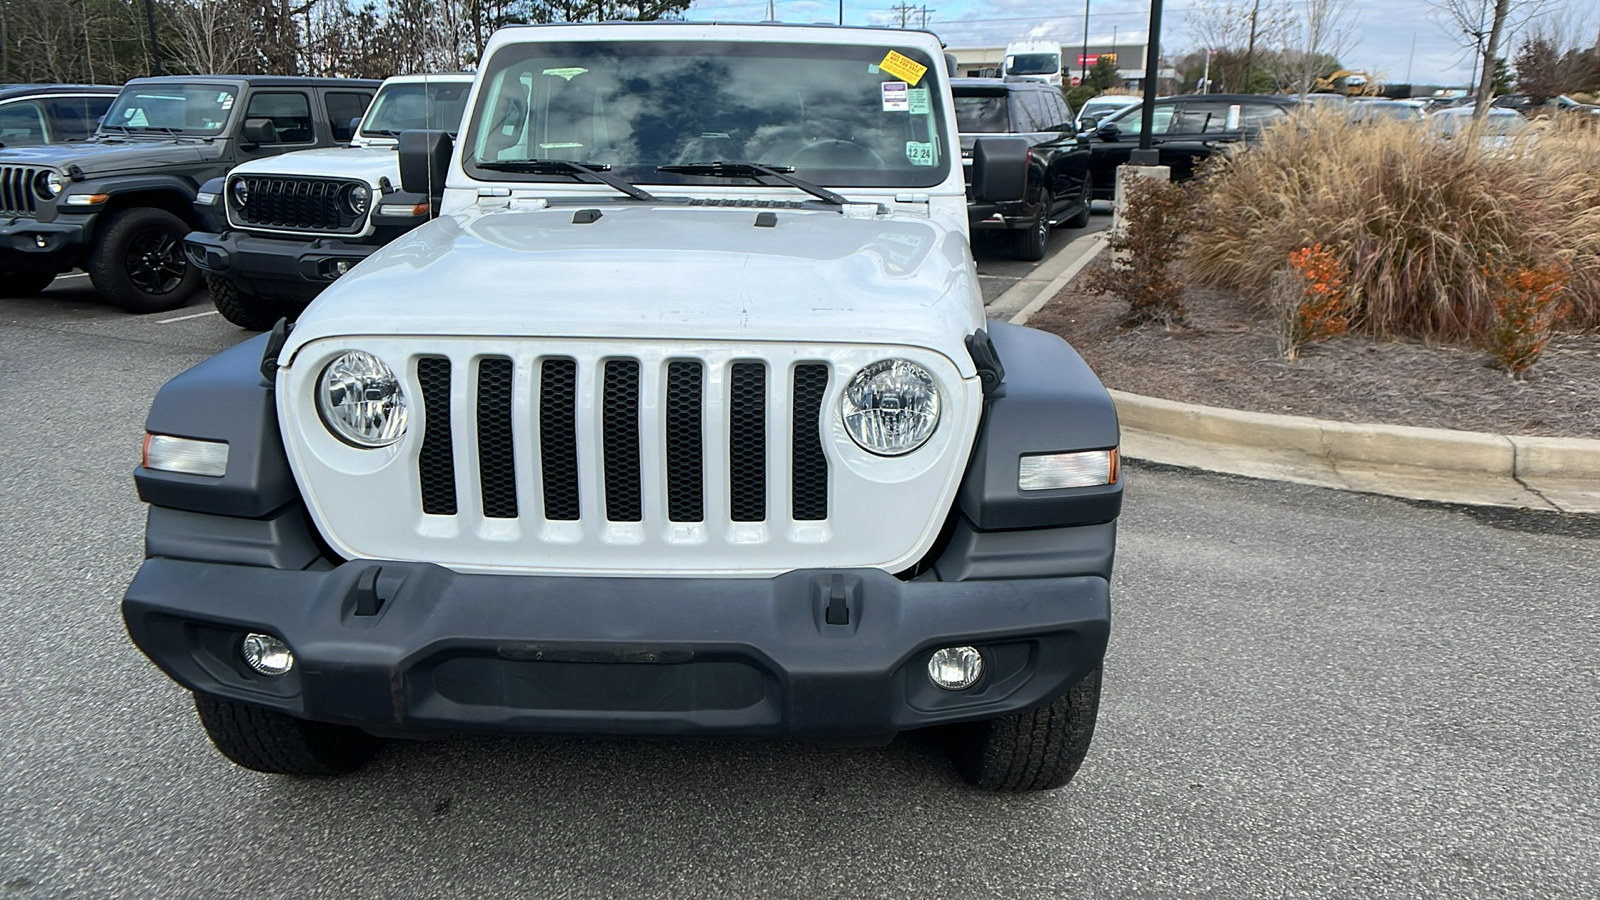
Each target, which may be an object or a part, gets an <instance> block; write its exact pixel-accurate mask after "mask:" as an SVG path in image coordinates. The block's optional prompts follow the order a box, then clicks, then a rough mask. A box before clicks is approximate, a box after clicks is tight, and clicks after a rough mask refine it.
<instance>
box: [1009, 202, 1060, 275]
mask: <svg viewBox="0 0 1600 900" xmlns="http://www.w3.org/2000/svg"><path fill="white" fill-rule="evenodd" d="M1053 206H1055V197H1053V196H1051V195H1050V192H1049V191H1044V192H1042V193H1041V194H1040V195H1039V213H1038V215H1036V216H1034V219H1033V221H1032V222H1030V223H1028V227H1026V228H1023V229H1021V230H1020V231H1017V232H1016V233H1015V236H1014V237H1013V240H1015V241H1016V253H1015V255H1016V257H1017V259H1021V260H1026V261H1028V262H1038V261H1039V260H1041V259H1044V253H1045V249H1046V248H1047V247H1049V245H1050V209H1051V207H1053Z"/></svg>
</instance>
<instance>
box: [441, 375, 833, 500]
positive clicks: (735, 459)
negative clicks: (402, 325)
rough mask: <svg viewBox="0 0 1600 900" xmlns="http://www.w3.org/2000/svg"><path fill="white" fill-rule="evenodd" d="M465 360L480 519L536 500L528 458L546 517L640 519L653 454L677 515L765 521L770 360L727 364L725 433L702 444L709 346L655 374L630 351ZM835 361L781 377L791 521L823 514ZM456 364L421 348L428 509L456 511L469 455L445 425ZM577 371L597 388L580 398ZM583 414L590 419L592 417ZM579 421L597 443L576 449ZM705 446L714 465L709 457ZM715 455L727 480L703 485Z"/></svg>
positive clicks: (448, 423) (582, 379)
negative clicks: (524, 422) (712, 504)
mask: <svg viewBox="0 0 1600 900" xmlns="http://www.w3.org/2000/svg"><path fill="white" fill-rule="evenodd" d="M470 365H471V366H472V367H473V369H474V370H475V371H473V372H468V373H462V374H464V375H465V377H466V378H467V379H468V380H469V381H470V382H473V383H475V384H476V386H477V389H476V392H475V396H476V416H475V418H474V419H473V420H472V421H473V422H475V424H476V428H477V433H476V434H475V435H473V439H472V440H470V441H468V442H466V444H467V445H468V446H475V447H476V449H477V457H478V459H477V465H476V466H470V467H465V468H467V469H468V470H469V471H473V472H475V474H476V478H477V480H478V494H479V496H480V498H481V500H482V512H483V516H484V517H485V518H486V519H515V518H518V517H519V516H525V515H530V514H533V512H532V510H530V509H529V506H530V504H528V503H526V502H524V498H521V497H519V496H518V494H517V473H518V470H519V469H522V468H524V467H527V469H528V471H527V472H525V473H524V475H526V474H529V473H530V472H531V473H537V479H538V482H539V484H540V486H541V488H542V490H541V491H540V494H541V496H540V497H539V503H538V504H537V505H536V508H538V509H539V512H538V515H540V516H542V518H544V519H546V520H549V521H577V520H580V519H581V518H583V517H584V516H585V515H591V516H592V515H601V516H603V517H604V518H605V519H606V520H607V521H610V522H641V521H644V520H645V518H646V508H647V505H646V502H645V497H644V486H643V482H644V478H643V475H642V472H643V471H644V469H645V468H646V467H650V468H651V470H652V471H658V472H660V473H661V479H660V480H661V483H662V487H663V489H664V494H665V498H664V499H665V501H666V503H665V510H664V512H665V514H666V517H667V521H669V522H685V523H690V522H703V521H705V520H706V518H707V515H708V512H709V513H710V514H711V516H712V517H714V518H720V519H724V520H726V521H731V522H763V521H766V519H767V513H768V510H767V499H766V497H767V495H766V492H767V486H768V485H767V482H768V477H769V472H768V471H767V459H768V440H769V435H768V428H767V413H768V406H769V399H770V398H769V394H770V391H771V390H772V387H771V386H772V384H773V382H774V381H776V380H777V379H774V378H773V377H772V375H773V373H772V372H770V371H769V368H768V366H767V364H766V363H764V362H758V361H738V362H733V363H730V364H727V365H726V367H725V369H726V371H724V372H722V373H719V374H721V375H722V376H723V379H722V380H723V381H724V383H725V385H726V390H727V395H726V402H725V403H724V404H718V407H719V408H721V409H723V410H724V420H723V421H722V422H721V423H719V424H720V425H721V427H720V428H719V429H717V432H719V433H720V434H722V435H724V440H725V444H724V447H722V448H713V447H711V446H709V445H708V428H707V427H706V426H707V417H706V409H707V404H706V399H707V398H706V390H705V387H706V384H707V374H708V372H707V369H708V366H707V363H706V362H705V361H703V360H683V359H674V360H669V361H667V362H666V363H665V365H664V367H663V368H664V371H663V372H662V373H659V374H660V376H661V377H658V378H650V379H646V378H643V377H642V374H643V373H642V367H641V364H640V361H639V360H636V359H626V358H622V359H618V358H611V359H603V360H599V361H596V362H594V363H587V362H586V363H585V365H593V366H594V367H595V368H594V370H593V371H591V372H587V373H582V372H580V369H579V362H578V361H577V360H574V359H571V358H565V357H555V358H545V359H541V360H539V361H538V363H537V365H535V366H533V367H532V368H531V369H530V370H527V371H524V372H523V373H522V374H521V375H520V376H519V375H518V374H517V373H516V366H515V364H514V363H513V361H512V360H510V359H506V358H504V357H483V358H478V359H476V360H474V361H472V362H471V363H470ZM828 371H829V367H828V365H827V364H826V363H820V362H808V363H800V364H798V365H796V366H794V368H793V377H792V378H785V379H782V381H783V382H784V383H785V384H787V385H788V387H789V392H790V398H791V399H790V401H789V402H788V403H787V404H785V405H787V406H788V407H789V409H790V410H791V411H792V412H791V416H790V423H791V428H790V429H789V432H790V433H789V434H788V435H787V436H786V437H787V438H788V443H789V448H790V450H791V454H790V459H791V464H790V469H791V471H790V472H789V473H788V480H789V482H790V489H791V491H792V497H793V504H792V507H791V514H790V517H791V518H792V519H793V520H794V521H822V520H826V519H827V518H828V461H827V457H826V456H825V455H824V453H823V450H822V432H821V426H820V422H821V417H822V398H823V395H824V392H825V391H826V388H827V384H828ZM452 376H453V372H452V362H451V360H449V359H445V358H442V357H423V358H421V359H419V360H418V362H417V378H418V381H419V382H420V385H419V386H420V388H421V390H420V395H421V406H422V414H423V420H424V422H425V426H424V429H425V430H424V432H423V439H422V449H421V453H420V455H419V457H418V461H417V464H418V468H417V479H418V486H419V487H420V489H421V496H422V505H423V512H425V513H428V514H431V515H441V516H454V515H456V514H457V503H456V490H457V481H456V478H457V470H458V469H461V468H463V467H462V466H460V465H459V464H458V462H459V461H458V460H456V459H455V458H454V457H453V452H454V451H453V449H452V448H453V447H454V446H455V441H456V438H457V435H454V434H453V433H452V428H451V409H450V405H451V400H450V396H451V392H450V389H449V385H450V382H451V379H452ZM580 376H587V377H580ZM456 377H460V376H456ZM646 383H648V384H653V385H657V386H658V387H659V388H660V390H661V393H662V397H661V398H660V399H659V402H658V401H657V400H656V399H655V398H646V397H644V396H643V393H642V387H641V386H642V385H643V384H646ZM580 384H588V385H591V386H592V390H593V393H594V397H593V398H592V401H593V402H588V403H585V402H581V401H582V400H583V399H584V398H583V397H581V396H580ZM519 398H520V399H521V400H522V403H523V404H524V405H523V406H521V407H519V404H518V401H519ZM519 408H521V409H526V410H528V411H529V413H527V414H531V417H532V420H533V427H532V428H530V429H529V433H530V434H536V435H537V443H538V447H537V448H530V447H519V446H516V444H515V439H514V436H513V435H514V433H515V432H516V430H517V429H516V427H515V416H516V415H517V414H518V413H517V410H518V409H519ZM585 417H589V418H591V419H592V420H593V421H590V422H587V423H586V422H584V418H585ZM456 421H457V422H458V423H459V422H460V421H461V420H460V419H456ZM580 433H590V434H596V435H597V436H598V438H599V447H598V448H597V449H598V452H592V451H591V452H590V453H588V454H586V455H580V452H579V434H580ZM718 451H721V452H718ZM708 460H717V461H720V465H715V466H712V465H708ZM584 466H596V467H597V471H596V472H595V473H591V474H597V475H598V476H599V477H598V483H599V484H600V485H601V492H600V496H593V497H585V496H583V495H582V493H581V488H580V484H582V483H583V478H582V477H580V470H581V469H582V468H583V467H584ZM709 469H715V470H719V471H721V472H722V476H721V477H722V479H723V484H722V486H721V489H720V490H716V491H708V490H707V488H708V484H707V477H708V475H707V472H708V470H709ZM525 483H526V482H525ZM708 494H713V495H715V496H721V497H725V498H726V506H725V507H724V508H723V509H721V510H711V511H708V510H707V509H706V503H705V498H706V496H707V495H708Z"/></svg>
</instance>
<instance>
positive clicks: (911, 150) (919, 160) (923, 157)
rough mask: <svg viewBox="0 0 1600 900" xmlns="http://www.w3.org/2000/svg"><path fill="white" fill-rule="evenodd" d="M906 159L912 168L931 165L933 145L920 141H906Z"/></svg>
mask: <svg viewBox="0 0 1600 900" xmlns="http://www.w3.org/2000/svg"><path fill="white" fill-rule="evenodd" d="M906 159H907V160H908V161H910V163H911V164H912V165H913V166H931V165H933V164H934V163H933V143H932V142H931V141H930V142H928V143H923V142H922V141H906Z"/></svg>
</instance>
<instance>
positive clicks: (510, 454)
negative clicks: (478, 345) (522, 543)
mask: <svg viewBox="0 0 1600 900" xmlns="http://www.w3.org/2000/svg"><path fill="white" fill-rule="evenodd" d="M512 371H513V366H512V364H511V360H509V359H503V358H496V359H485V360H482V361H480V362H479V363H478V483H479V485H480V486H481V488H482V490H483V515H484V517H485V518H489V519H515V518H516V517H517V454H516V449H515V446H514V442H513V441H512V438H511V374H512Z"/></svg>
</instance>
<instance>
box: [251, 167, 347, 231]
mask: <svg viewBox="0 0 1600 900" xmlns="http://www.w3.org/2000/svg"><path fill="white" fill-rule="evenodd" d="M238 181H243V182H244V183H245V187H246V188H248V189H249V195H248V199H247V200H246V201H245V203H244V205H243V206H239V205H238V204H237V203H235V202H234V198H233V192H232V190H231V186H232V184H233V183H235V182H238ZM357 184H359V182H355V181H346V180H331V179H326V178H296V177H289V176H270V177H268V176H256V175H251V176H238V177H236V178H234V179H232V180H231V181H230V182H229V186H230V190H229V192H228V208H229V210H230V211H231V212H232V214H233V215H234V217H235V220H236V221H237V222H238V223H239V224H241V225H256V226H260V227H265V228H288V229H295V230H304V231H326V232H334V233H340V234H353V233H355V232H358V231H360V230H361V227H362V224H363V222H364V221H365V220H366V213H365V212H363V213H360V214H357V213H353V212H351V211H350V207H349V206H348V205H347V204H346V203H345V195H346V194H347V193H348V192H349V191H350V190H351V189H352V188H354V187H355V186H356V185H357ZM367 202H368V205H369V206H370V205H371V203H372V200H371V199H369V200H368V201H367Z"/></svg>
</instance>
